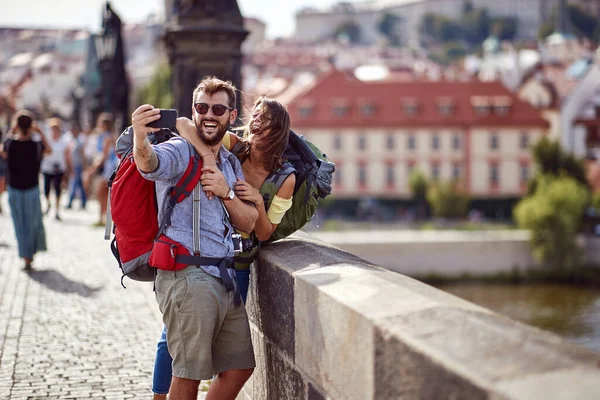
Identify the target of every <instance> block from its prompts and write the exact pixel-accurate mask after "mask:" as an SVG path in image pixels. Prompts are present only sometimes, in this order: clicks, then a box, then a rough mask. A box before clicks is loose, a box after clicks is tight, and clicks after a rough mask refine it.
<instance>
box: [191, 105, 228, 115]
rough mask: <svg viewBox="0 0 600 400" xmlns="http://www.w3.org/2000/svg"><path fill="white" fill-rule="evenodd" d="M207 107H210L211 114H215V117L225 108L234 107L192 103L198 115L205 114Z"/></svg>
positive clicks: (223, 111)
mask: <svg viewBox="0 0 600 400" xmlns="http://www.w3.org/2000/svg"><path fill="white" fill-rule="evenodd" d="M209 108H212V112H213V114H215V115H216V116H217V117H220V116H221V115H223V114H225V111H227V110H233V109H234V108H233V107H227V106H224V105H223V104H213V105H212V106H210V105H208V104H206V103H194V109H195V110H196V112H197V113H198V114H200V115H204V114H206V113H207V112H208V109H209Z"/></svg>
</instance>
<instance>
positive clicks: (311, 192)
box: [261, 131, 335, 242]
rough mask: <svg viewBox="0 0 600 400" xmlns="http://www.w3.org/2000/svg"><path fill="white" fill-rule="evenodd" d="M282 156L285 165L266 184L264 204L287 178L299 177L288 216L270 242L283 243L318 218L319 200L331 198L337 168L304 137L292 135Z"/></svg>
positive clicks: (291, 132)
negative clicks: (277, 241) (293, 175)
mask: <svg viewBox="0 0 600 400" xmlns="http://www.w3.org/2000/svg"><path fill="white" fill-rule="evenodd" d="M283 156H284V158H285V163H286V165H284V167H282V168H281V169H279V170H278V171H277V172H276V173H275V174H272V176H271V177H268V178H267V179H266V180H265V184H267V183H269V184H268V185H267V187H266V188H265V189H264V190H265V195H263V198H264V199H265V204H270V201H271V200H272V198H273V197H274V196H275V194H276V193H277V191H278V190H279V188H280V187H281V185H282V184H283V181H285V178H287V176H288V175H289V174H290V173H292V172H294V173H295V174H296V186H294V196H293V197H292V207H291V208H290V209H289V210H288V211H287V212H286V213H285V215H284V216H283V219H282V220H281V223H280V224H279V225H277V229H275V232H273V234H272V235H271V237H270V238H269V239H268V240H267V242H272V241H275V240H279V239H283V238H285V237H288V236H289V235H291V234H292V233H294V232H296V231H297V230H298V229H300V228H302V227H303V226H304V225H305V224H306V223H307V222H308V221H310V220H311V219H312V217H313V216H314V215H315V212H316V211H317V207H318V205H319V199H324V198H325V197H327V196H329V194H331V182H332V179H333V173H334V172H335V165H334V164H333V163H332V162H331V161H330V160H329V159H328V158H327V156H326V155H325V154H323V153H322V152H321V150H319V149H318V148H317V146H315V145H314V144H312V143H311V142H309V141H308V140H306V139H305V138H304V136H300V135H297V134H296V133H294V132H293V131H290V140H289V143H288V147H287V148H286V150H285V152H284V153H283ZM286 166H288V167H286ZM290 167H291V168H290ZM288 171H289V172H288ZM282 175H283V176H284V177H282ZM263 186H265V185H263ZM261 191H262V188H261Z"/></svg>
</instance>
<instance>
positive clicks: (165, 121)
mask: <svg viewBox="0 0 600 400" xmlns="http://www.w3.org/2000/svg"><path fill="white" fill-rule="evenodd" d="M175 125H177V110H173V109H170V110H165V109H162V108H161V109H160V118H159V119H157V120H156V121H153V122H150V123H149V124H148V127H150V128H166V129H175Z"/></svg>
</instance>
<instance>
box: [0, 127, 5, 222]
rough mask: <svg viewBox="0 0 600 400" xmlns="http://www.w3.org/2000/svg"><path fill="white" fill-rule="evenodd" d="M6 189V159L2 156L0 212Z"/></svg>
mask: <svg viewBox="0 0 600 400" xmlns="http://www.w3.org/2000/svg"><path fill="white" fill-rule="evenodd" d="M2 141H3V136H2V128H0V144H2ZM5 190H6V161H4V158H2V157H0V214H2V193H4V191H5Z"/></svg>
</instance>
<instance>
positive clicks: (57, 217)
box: [54, 214, 62, 221]
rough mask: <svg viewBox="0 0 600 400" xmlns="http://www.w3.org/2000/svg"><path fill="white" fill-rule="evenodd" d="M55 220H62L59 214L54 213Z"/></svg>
mask: <svg viewBox="0 0 600 400" xmlns="http://www.w3.org/2000/svg"><path fill="white" fill-rule="evenodd" d="M54 218H55V219H56V220H57V221H62V219H61V218H60V215H58V214H56V217H54Z"/></svg>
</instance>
